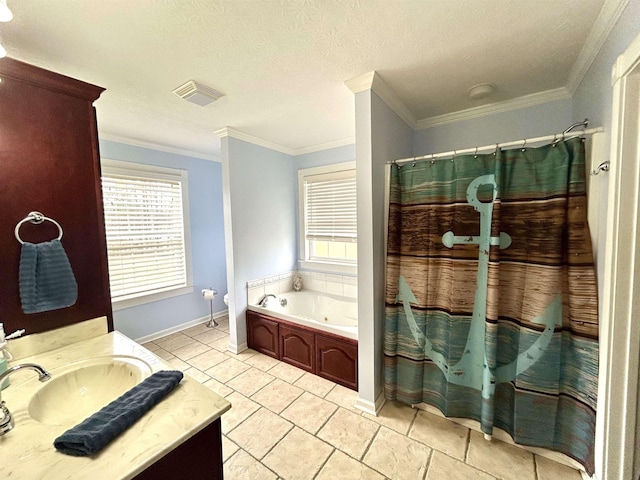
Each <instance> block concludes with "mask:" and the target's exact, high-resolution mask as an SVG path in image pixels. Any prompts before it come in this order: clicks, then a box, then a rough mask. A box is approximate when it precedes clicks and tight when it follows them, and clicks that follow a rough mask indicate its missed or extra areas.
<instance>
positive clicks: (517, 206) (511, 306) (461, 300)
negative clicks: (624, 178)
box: [384, 138, 598, 474]
mask: <svg viewBox="0 0 640 480" xmlns="http://www.w3.org/2000/svg"><path fill="white" fill-rule="evenodd" d="M584 177H585V153H584V142H583V140H582V139H580V138H572V139H569V140H567V141H561V142H555V143H553V144H549V145H546V146H543V147H539V148H526V149H525V148H518V149H513V150H504V151H503V150H496V152H494V153H491V154H487V155H466V156H457V157H455V158H453V159H451V160H438V161H422V162H418V163H414V164H413V165H412V164H411V163H409V164H405V165H403V166H397V165H391V178H390V193H389V232H388V233H389V237H388V250H387V283H386V297H385V301H386V315H385V316H386V319H385V340H384V355H385V395H386V397H387V398H388V399H391V400H399V401H402V402H405V403H409V404H417V403H420V402H425V403H427V404H431V405H434V406H436V407H437V408H439V409H440V411H441V412H442V413H443V414H444V415H446V416H448V417H463V418H471V419H475V420H478V421H479V422H480V424H481V428H482V431H483V432H485V433H486V434H491V433H492V431H493V427H494V426H495V427H498V428H500V429H502V430H505V431H506V432H508V433H509V434H510V435H511V436H512V437H513V439H514V441H515V442H516V443H519V444H523V445H531V446H537V447H544V448H548V449H552V450H557V451H560V452H562V453H565V454H566V455H569V456H570V457H572V458H574V459H576V460H577V461H579V462H580V463H582V464H583V465H584V466H585V469H586V470H587V472H588V473H590V474H591V473H592V472H593V469H594V465H593V443H594V434H595V409H596V391H597V374H598V318H597V290H596V278H595V271H594V266H593V254H592V250H591V240H590V236H589V229H588V225H587V212H586V205H587V203H586V192H585V178H584Z"/></svg>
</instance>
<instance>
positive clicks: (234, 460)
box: [224, 449, 278, 480]
mask: <svg viewBox="0 0 640 480" xmlns="http://www.w3.org/2000/svg"><path fill="white" fill-rule="evenodd" d="M224 478H225V480H276V479H277V478H278V476H277V475H276V474H275V473H273V472H272V471H270V470H269V469H268V468H267V467H265V466H264V465H262V464H261V463H260V462H258V461H257V460H256V459H255V458H253V457H252V456H251V455H249V454H248V453H247V452H245V451H244V450H242V449H240V450H238V451H237V452H236V453H235V454H234V455H233V456H232V457H231V458H230V459H229V460H227V461H226V462H224Z"/></svg>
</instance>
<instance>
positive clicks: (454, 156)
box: [451, 150, 456, 162]
mask: <svg viewBox="0 0 640 480" xmlns="http://www.w3.org/2000/svg"><path fill="white" fill-rule="evenodd" d="M454 158H456V151H455V150H454V151H453V155H452V156H451V161H452V162H453V159H454Z"/></svg>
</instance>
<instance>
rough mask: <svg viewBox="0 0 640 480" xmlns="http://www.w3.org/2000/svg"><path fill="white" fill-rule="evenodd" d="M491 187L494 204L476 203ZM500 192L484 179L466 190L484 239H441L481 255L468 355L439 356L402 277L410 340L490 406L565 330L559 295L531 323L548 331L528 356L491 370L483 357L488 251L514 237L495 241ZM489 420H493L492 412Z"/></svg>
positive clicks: (449, 236) (449, 377)
mask: <svg viewBox="0 0 640 480" xmlns="http://www.w3.org/2000/svg"><path fill="white" fill-rule="evenodd" d="M486 185H489V186H491V188H492V189H493V199H492V201H490V202H483V201H481V200H479V199H478V189H479V188H480V187H482V186H486ZM497 192H498V187H497V184H496V180H495V175H493V174H490V175H482V176H479V177H477V178H475V179H474V180H473V181H472V182H471V183H470V184H469V186H468V187H467V195H466V196H467V203H469V205H471V206H473V208H474V209H475V210H476V211H477V212H479V214H480V235H478V236H456V235H455V234H454V233H453V232H451V231H449V232H447V233H445V234H444V235H443V236H442V243H443V244H444V245H445V246H446V247H448V248H453V246H454V245H459V244H477V245H478V249H479V254H478V274H477V287H476V292H475V297H474V306H473V314H472V318H471V326H470V328H469V335H468V337H467V341H466V345H465V348H464V353H463V354H462V357H461V358H460V359H459V361H458V362H457V363H456V364H455V365H449V364H448V363H447V360H446V359H445V357H444V355H442V354H441V353H440V352H438V351H436V350H435V348H434V347H433V345H432V343H431V341H430V340H429V339H428V338H427V337H426V336H425V335H424V334H423V333H422V331H421V330H420V328H419V327H418V325H417V323H416V321H415V318H414V316H413V312H412V311H411V306H410V303H411V302H414V303H415V302H416V301H417V300H416V297H415V296H414V294H413V292H412V291H411V288H410V287H409V284H408V283H407V281H406V280H405V279H404V277H403V276H400V278H399V284H398V296H397V301H401V302H402V304H403V309H404V313H405V316H406V319H407V323H408V324H409V327H410V329H411V332H412V335H413V337H414V339H415V341H416V342H417V344H418V345H420V346H424V352H425V355H426V356H427V357H429V358H430V359H431V360H432V361H433V362H434V363H435V365H437V366H438V368H439V369H440V370H441V371H442V373H443V374H444V376H445V378H446V379H447V381H448V382H450V383H453V384H456V385H462V386H466V387H470V388H473V389H475V390H480V391H481V392H482V398H483V400H484V401H485V402H483V403H484V404H485V407H487V401H488V400H491V399H492V398H493V396H494V394H495V390H496V385H497V384H499V383H503V382H509V381H511V380H514V379H515V378H516V377H517V376H518V375H519V374H520V373H522V372H524V371H525V370H527V369H528V368H529V367H531V366H532V365H533V364H535V363H536V362H537V361H538V360H539V359H540V358H541V357H542V355H543V354H544V352H545V350H546V349H547V347H548V346H549V343H550V342H551V338H552V336H553V331H554V326H555V324H556V319H557V321H558V325H561V323H560V322H561V318H562V316H561V309H562V301H561V296H560V295H558V296H556V298H555V299H554V300H553V301H552V302H551V304H550V305H549V306H548V307H547V308H546V309H545V311H544V313H543V314H542V315H541V316H539V317H536V318H535V319H534V320H533V322H534V323H538V324H542V325H544V326H545V329H544V331H543V332H542V333H541V334H540V335H539V336H538V338H537V339H536V341H535V342H534V343H533V344H532V345H531V346H530V347H529V348H528V349H527V350H525V351H523V352H521V353H520V354H519V355H518V356H517V358H516V359H514V360H513V361H512V362H511V363H509V364H506V365H502V366H499V367H495V366H492V365H489V364H488V363H489V362H488V361H487V356H486V352H485V344H484V342H485V318H486V311H487V288H488V287H487V283H488V273H489V249H490V246H491V245H498V246H499V247H500V248H501V249H505V248H509V246H510V245H511V237H510V236H509V234H507V233H504V232H500V236H499V237H492V236H491V219H492V215H493V204H494V202H495V200H496V198H497ZM488 408H491V412H488V413H490V415H491V416H492V410H493V409H492V407H490V406H489V407H488Z"/></svg>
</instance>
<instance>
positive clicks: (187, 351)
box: [171, 342, 211, 362]
mask: <svg viewBox="0 0 640 480" xmlns="http://www.w3.org/2000/svg"><path fill="white" fill-rule="evenodd" d="M209 350H211V347H209V346H207V345H205V344H204V343H200V342H193V343H191V344H189V345H185V346H184V347H180V348H176V349H175V350H173V351H172V352H171V353H173V354H174V355H175V356H176V357H178V358H179V359H181V360H184V361H185V362H187V361H189V360H190V359H191V358H193V357H196V356H198V355H200V354H201V353H204V352H208V351H209Z"/></svg>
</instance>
